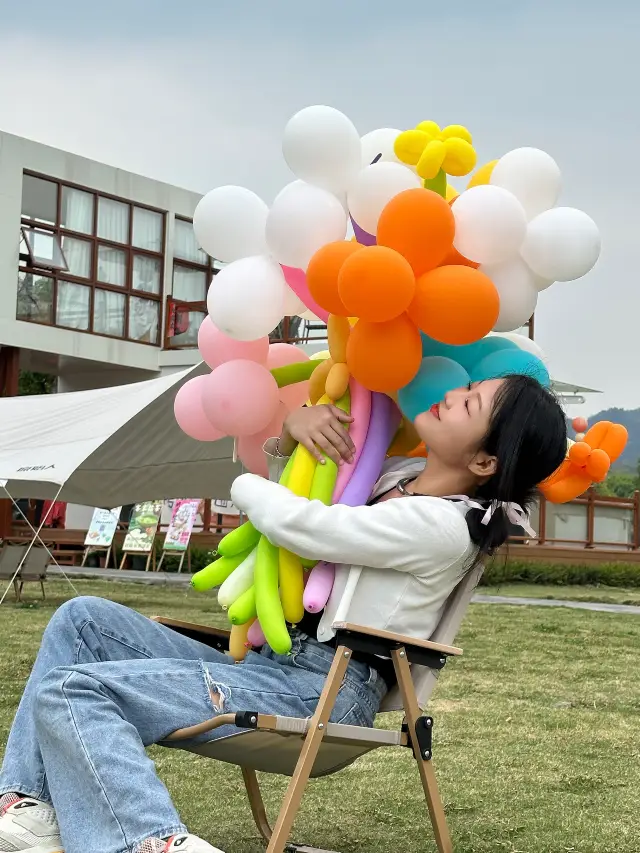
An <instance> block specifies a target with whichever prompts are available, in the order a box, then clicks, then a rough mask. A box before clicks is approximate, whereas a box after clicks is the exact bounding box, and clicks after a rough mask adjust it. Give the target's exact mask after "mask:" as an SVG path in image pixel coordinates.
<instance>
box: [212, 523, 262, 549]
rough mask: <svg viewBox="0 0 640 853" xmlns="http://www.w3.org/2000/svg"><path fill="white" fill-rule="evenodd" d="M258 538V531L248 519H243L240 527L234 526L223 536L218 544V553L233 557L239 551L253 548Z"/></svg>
mask: <svg viewBox="0 0 640 853" xmlns="http://www.w3.org/2000/svg"><path fill="white" fill-rule="evenodd" d="M259 538H260V531H258V530H256V529H255V527H254V526H253V524H251V522H250V521H245V523H244V524H241V525H240V527H236V529H235V530H232V531H231V532H230V533H227V535H226V536H223V537H222V539H221V540H220V544H219V545H218V554H220V555H221V556H222V557H235V555H236V554H239V553H240V552H241V551H248V550H249V549H250V548H255V546H256V545H257V544H258V539H259Z"/></svg>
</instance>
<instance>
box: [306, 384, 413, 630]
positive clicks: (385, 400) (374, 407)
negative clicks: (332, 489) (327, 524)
mask: <svg viewBox="0 0 640 853" xmlns="http://www.w3.org/2000/svg"><path fill="white" fill-rule="evenodd" d="M401 417H402V416H401V414H400V411H399V409H398V407H397V406H396V404H395V403H394V402H393V400H391V399H390V398H389V397H387V395H386V394H378V393H377V392H374V393H373V394H372V395H371V417H370V420H369V429H368V430H367V437H366V439H365V442H364V446H363V448H362V453H361V454H360V459H359V460H358V462H357V464H356V467H355V470H354V472H353V474H352V475H351V479H350V480H349V482H348V483H347V485H346V486H345V489H344V492H343V493H342V497H341V498H340V500H339V501H338V503H339V504H343V505H344V506H362V505H363V504H365V503H366V502H367V501H368V500H369V497H370V496H371V492H372V491H373V487H374V486H375V484H376V481H377V480H378V477H379V476H380V471H381V469H382V465H383V463H384V460H385V458H386V455H387V450H388V449H389V445H390V444H391V439H392V438H393V436H394V435H395V434H396V430H397V429H398V426H399V425H400V420H401ZM334 579H335V566H334V564H333V563H324V562H322V563H318V564H317V565H316V566H315V568H314V569H313V570H312V572H311V576H310V577H309V581H308V582H307V586H306V588H305V591H304V607H305V610H307V611H308V612H310V613H318V612H319V611H320V610H322V609H323V608H324V607H325V606H326V604H327V601H328V600H329V596H330V595H331V590H332V589H333V582H334Z"/></svg>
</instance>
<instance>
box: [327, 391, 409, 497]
mask: <svg viewBox="0 0 640 853" xmlns="http://www.w3.org/2000/svg"><path fill="white" fill-rule="evenodd" d="M399 423H400V413H399V411H398V407H397V406H396V405H395V403H394V402H393V400H391V398H390V397H387V395H386V394H379V393H377V392H374V393H373V394H372V395H371V420H370V421H369V430H368V431H367V438H366V441H365V443H364V447H363V449H362V453H361V455H360V460H359V461H358V464H357V465H356V469H355V471H354V472H353V474H352V476H351V479H350V480H349V483H348V484H347V486H346V488H345V490H344V492H343V493H342V497H341V498H340V503H341V504H344V505H345V506H362V505H363V504H365V503H366V502H367V501H368V499H369V497H370V496H371V492H372V490H373V487H374V486H375V484H376V481H377V480H378V478H379V476H380V470H381V468H382V465H383V463H384V460H385V457H386V455H387V450H388V449H389V445H390V444H391V439H392V438H393V436H394V435H395V433H396V430H397V429H398V425H399Z"/></svg>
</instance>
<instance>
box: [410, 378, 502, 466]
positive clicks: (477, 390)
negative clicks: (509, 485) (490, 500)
mask: <svg viewBox="0 0 640 853" xmlns="http://www.w3.org/2000/svg"><path fill="white" fill-rule="evenodd" d="M503 382H504V379H487V380H486V381H484V382H472V383H471V385H469V386H465V387H464V388H456V389H455V390H454V391H449V392H448V393H447V394H445V396H444V400H442V402H441V403H436V405H435V406H432V407H431V408H430V409H429V411H427V412H422V414H420V415H418V417H417V418H416V419H415V422H414V423H415V427H416V430H417V432H418V434H419V436H420V438H421V439H422V441H424V443H425V444H426V446H427V448H428V449H429V451H430V453H432V454H434V455H435V456H437V457H438V458H439V459H440V460H441V461H442V462H444V463H445V464H447V465H448V466H450V467H452V468H453V467H455V468H468V467H469V465H470V464H471V463H472V462H473V460H474V459H475V458H476V457H477V455H478V452H479V451H480V448H481V446H482V441H483V439H484V437H485V436H486V434H487V432H488V431H489V425H490V422H491V412H492V410H493V402H494V398H495V395H496V394H497V392H498V389H499V388H500V387H501V386H502V384H503ZM490 473H492V472H490Z"/></svg>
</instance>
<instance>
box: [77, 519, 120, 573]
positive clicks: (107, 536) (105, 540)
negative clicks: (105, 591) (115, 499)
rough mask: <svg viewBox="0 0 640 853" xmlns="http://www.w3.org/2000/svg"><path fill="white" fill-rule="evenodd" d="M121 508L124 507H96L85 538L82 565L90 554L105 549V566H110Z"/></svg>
mask: <svg viewBox="0 0 640 853" xmlns="http://www.w3.org/2000/svg"><path fill="white" fill-rule="evenodd" d="M121 510H122V507H120V506H116V507H113V509H102V508H101V507H96V508H95V509H94V511H93V516H92V518H91V524H90V525H89V529H88V530H87V535H86V537H85V540H84V554H83V556H82V564H81V565H83V566H84V565H85V564H86V562H87V558H88V556H89V554H93V553H95V552H97V551H105V552H106V556H105V560H104V566H105V568H106V569H108V568H109V560H110V559H111V553H112V549H113V537H114V535H115V532H116V530H117V528H118V522H119V520H120V512H121Z"/></svg>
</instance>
